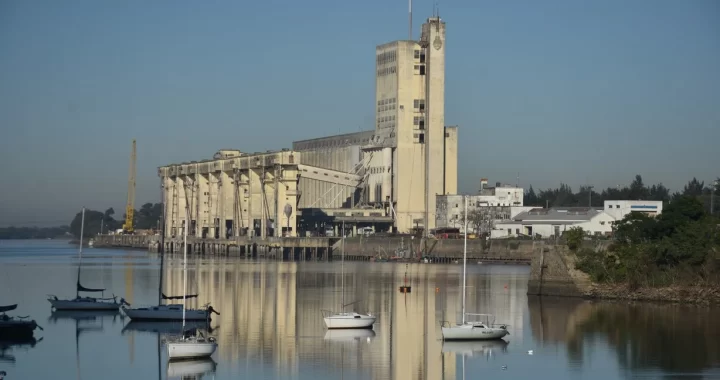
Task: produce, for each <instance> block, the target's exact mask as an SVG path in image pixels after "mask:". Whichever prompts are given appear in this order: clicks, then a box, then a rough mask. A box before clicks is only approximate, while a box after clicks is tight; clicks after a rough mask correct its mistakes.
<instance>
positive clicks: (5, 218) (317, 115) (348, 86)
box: [0, 0, 720, 226]
mask: <svg viewBox="0 0 720 380" xmlns="http://www.w3.org/2000/svg"><path fill="white" fill-rule="evenodd" d="M433 3H434V1H432V0H415V1H414V2H413V16H414V24H413V26H414V32H413V33H414V36H413V37H414V38H418V36H419V26H420V24H421V23H422V21H423V20H425V18H427V17H429V16H431V15H432V12H433ZM440 15H441V17H442V18H443V19H444V20H445V21H446V22H447V38H448V39H447V49H448V53H447V54H448V55H447V62H446V65H447V67H446V79H447V83H446V89H445V91H446V125H459V126H460V129H459V133H460V141H459V154H458V159H459V189H460V191H461V192H466V193H470V192H475V191H476V190H477V186H478V184H479V179H480V178H481V177H487V178H488V179H489V180H490V182H491V183H494V182H497V181H501V182H508V183H515V182H516V181H517V176H518V174H519V176H520V178H519V182H520V184H521V185H522V186H524V187H528V186H529V185H533V187H534V188H535V189H541V188H548V187H557V186H558V185H559V184H560V183H561V182H563V183H567V184H570V185H571V186H573V188H574V189H576V188H577V187H578V186H579V185H583V184H587V183H591V184H593V185H594V186H595V188H596V190H600V189H602V188H606V187H608V186H616V185H625V184H628V183H629V182H631V181H632V179H633V178H634V176H635V174H641V175H642V176H643V179H644V181H645V183H646V184H653V183H658V182H662V183H663V184H665V185H666V186H668V187H669V188H670V189H671V190H680V189H682V187H683V185H684V184H685V183H687V181H688V180H690V179H692V178H693V177H697V178H698V179H699V180H704V181H706V183H707V182H709V181H712V180H713V179H715V178H717V177H720V165H718V163H719V162H720V149H719V145H720V70H718V67H720V2H717V1H714V0H696V1H673V0H637V1H632V2H627V1H621V0H608V1H596V2H592V3H591V2H576V1H572V0H548V1H543V2H534V1H520V0H518V1H507V2H489V1H476V0H452V1H442V2H440ZM407 29H408V25H407V1H406V0H395V1H390V2H388V1H381V0H370V1H365V2H338V1H331V0H312V1H305V2H290V1H286V2H280V1H261V2H251V3H248V2H243V3H238V2H232V1H217V2H213V3H212V4H211V3H207V2H203V3H199V2H191V1H176V2H172V3H169V2H144V1H138V0H134V1H125V2H118V3H107V2H94V1H90V0H76V1H72V2H55V1H49V0H47V1H25V0H6V1H2V2H0V57H2V59H0V126H2V139H0V152H1V155H0V159H2V160H3V164H2V169H0V174H1V176H0V178H1V180H0V194H2V197H0V226H7V225H17V226H23V225H38V226H48V225H60V224H69V222H70V220H71V219H72V217H73V215H74V214H75V213H76V212H78V211H79V209H80V207H82V206H83V205H84V206H86V207H89V208H93V209H97V210H104V209H106V208H108V207H114V208H115V210H116V214H117V215H116V216H117V217H118V218H119V217H120V216H122V213H123V209H124V205H125V200H126V193H127V173H128V164H129V155H130V146H131V140H132V139H133V138H135V139H137V147H138V153H137V162H138V167H137V175H138V178H137V202H136V208H139V207H140V205H142V203H145V202H158V201H159V200H160V189H159V179H158V177H157V171H156V169H157V167H158V166H161V165H166V164H170V163H178V162H183V161H190V160H201V159H207V158H210V157H211V156H212V154H213V153H214V152H216V151H217V150H218V149H220V148H236V149H240V150H241V151H245V152H255V151H265V150H277V149H281V148H289V147H291V144H292V141H294V140H301V139H308V138H315V137H320V136H325V135H331V134H337V133H348V132H354V131H358V130H369V129H373V127H374V119H373V117H374V116H373V115H374V113H373V111H374V104H375V102H374V74H375V66H374V65H375V60H374V52H375V46H376V45H379V44H382V43H385V42H389V41H392V40H397V39H407V38H408V36H407V33H408V31H407Z"/></svg>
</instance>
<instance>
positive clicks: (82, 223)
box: [75, 206, 85, 298]
mask: <svg viewBox="0 0 720 380" xmlns="http://www.w3.org/2000/svg"><path fill="white" fill-rule="evenodd" d="M84 232H85V206H83V208H82V216H81V217H80V249H79V250H78V258H79V261H78V271H77V286H75V298H80V268H82V248H83V233H84Z"/></svg>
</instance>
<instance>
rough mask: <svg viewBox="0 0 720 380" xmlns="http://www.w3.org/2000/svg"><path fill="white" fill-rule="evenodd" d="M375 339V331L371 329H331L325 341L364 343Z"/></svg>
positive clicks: (326, 334)
mask: <svg viewBox="0 0 720 380" xmlns="http://www.w3.org/2000/svg"><path fill="white" fill-rule="evenodd" d="M373 338H375V331H374V330H370V329H329V330H327V332H326V333H325V340H329V341H333V342H362V341H367V342H368V343H370V341H371V340H372V339H373Z"/></svg>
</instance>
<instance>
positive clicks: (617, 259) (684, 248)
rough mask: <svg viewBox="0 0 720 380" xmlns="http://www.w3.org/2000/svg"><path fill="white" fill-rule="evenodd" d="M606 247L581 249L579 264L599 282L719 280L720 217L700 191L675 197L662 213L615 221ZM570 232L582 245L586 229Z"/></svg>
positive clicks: (571, 245)
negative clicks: (698, 194)
mask: <svg viewBox="0 0 720 380" xmlns="http://www.w3.org/2000/svg"><path fill="white" fill-rule="evenodd" d="M614 230H615V231H614V235H613V240H614V241H613V243H612V244H611V245H610V247H609V248H608V250H607V251H595V250H589V249H586V250H579V251H578V252H577V256H578V269H580V270H582V271H584V272H586V273H588V274H589V275H590V276H591V277H592V278H593V280H594V281H597V282H608V283H627V284H629V285H630V286H631V287H632V288H635V287H640V286H646V287H653V286H667V285H673V284H682V285H695V286H703V285H710V284H712V285H717V284H718V283H720V265H719V262H718V261H719V260H718V259H719V258H720V218H718V217H717V216H712V215H710V214H709V213H708V211H707V208H706V207H704V205H703V204H702V202H701V201H700V199H699V197H698V196H696V195H678V196H674V197H673V199H672V201H671V202H670V203H669V204H668V205H667V206H666V207H665V208H664V209H663V212H662V214H660V215H658V216H657V217H650V216H647V215H645V214H644V213H630V214H628V215H627V216H626V217H625V218H624V219H623V220H621V221H619V222H617V223H616V224H615V226H614ZM567 235H568V236H566V239H567V242H568V247H569V248H570V249H572V250H577V249H578V247H579V246H580V244H579V242H580V240H581V239H582V236H583V233H582V231H581V230H580V231H578V230H577V228H576V229H573V230H572V232H570V233H569V234H567Z"/></svg>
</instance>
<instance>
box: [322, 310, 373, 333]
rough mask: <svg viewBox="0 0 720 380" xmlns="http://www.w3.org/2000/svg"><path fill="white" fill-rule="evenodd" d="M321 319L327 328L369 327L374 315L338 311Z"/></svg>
mask: <svg viewBox="0 0 720 380" xmlns="http://www.w3.org/2000/svg"><path fill="white" fill-rule="evenodd" d="M323 319H324V320H325V326H326V327H327V328H329V329H371V328H372V325H373V324H374V323H375V319H376V317H375V316H374V315H370V314H358V313H338V314H334V315H330V316H327V317H325V318H323Z"/></svg>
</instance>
